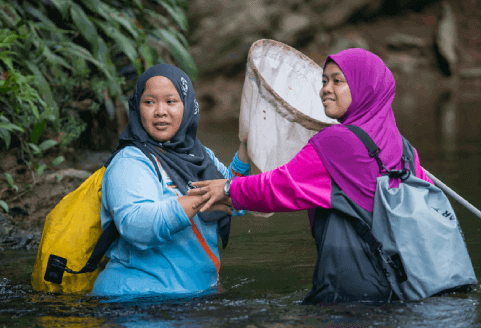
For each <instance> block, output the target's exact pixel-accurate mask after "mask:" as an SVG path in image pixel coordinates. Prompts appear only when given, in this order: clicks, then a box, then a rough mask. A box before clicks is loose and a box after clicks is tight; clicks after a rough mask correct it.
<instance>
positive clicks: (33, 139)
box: [30, 120, 47, 144]
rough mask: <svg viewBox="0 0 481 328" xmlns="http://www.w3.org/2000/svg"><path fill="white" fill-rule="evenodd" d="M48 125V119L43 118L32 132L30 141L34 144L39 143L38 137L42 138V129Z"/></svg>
mask: <svg viewBox="0 0 481 328" xmlns="http://www.w3.org/2000/svg"><path fill="white" fill-rule="evenodd" d="M46 126H47V121H45V120H41V121H40V122H38V123H37V124H36V125H35V127H34V128H33V130H32V133H31V134H30V141H31V142H32V143H34V144H37V142H38V138H40V135H41V134H42V131H43V130H44V129H45V127H46Z"/></svg>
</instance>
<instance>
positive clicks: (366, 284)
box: [303, 181, 391, 304]
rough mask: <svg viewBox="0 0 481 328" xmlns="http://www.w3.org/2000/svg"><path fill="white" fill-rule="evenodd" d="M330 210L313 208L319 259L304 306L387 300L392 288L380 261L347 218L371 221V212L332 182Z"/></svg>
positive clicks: (369, 222)
mask: <svg viewBox="0 0 481 328" xmlns="http://www.w3.org/2000/svg"><path fill="white" fill-rule="evenodd" d="M331 203H332V204H333V208H332V209H322V208H317V209H316V219H315V221H314V231H313V232H314V236H315V239H316V246H317V251H318V257H317V262H316V267H315V270H314V276H313V289H312V290H311V292H310V293H309V295H308V296H307V297H306V298H305V299H304V302H303V303H304V304H315V303H320V302H326V303H333V302H355V301H387V300H388V299H389V297H390V295H391V287H390V284H389V282H388V281H387V279H386V277H385V275H384V273H383V270H382V267H381V263H380V262H379V261H380V258H379V257H378V256H376V255H375V254H372V253H371V251H370V250H369V247H368V245H367V244H366V243H365V242H364V241H363V240H362V239H361V237H359V235H358V234H357V232H356V231H355V230H354V228H353V227H352V224H351V223H350V222H349V220H348V218H347V217H348V216H352V217H357V218H360V219H361V220H363V221H364V222H366V223H368V224H369V225H370V224H371V222H372V213H370V212H368V211H366V210H364V209H362V208H361V207H359V206H358V205H357V204H356V203H354V202H353V201H352V200H351V199H350V198H349V197H348V196H347V195H346V194H345V193H344V192H343V191H342V190H341V189H340V188H339V186H338V185H337V184H336V183H335V182H334V181H332V198H331Z"/></svg>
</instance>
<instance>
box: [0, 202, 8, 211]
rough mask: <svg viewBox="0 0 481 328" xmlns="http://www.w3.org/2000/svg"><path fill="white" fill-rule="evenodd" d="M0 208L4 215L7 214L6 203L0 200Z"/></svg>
mask: <svg viewBox="0 0 481 328" xmlns="http://www.w3.org/2000/svg"><path fill="white" fill-rule="evenodd" d="M0 207H1V208H3V210H4V211H5V213H8V211H9V209H8V205H7V203H6V202H5V201H3V200H1V199H0Z"/></svg>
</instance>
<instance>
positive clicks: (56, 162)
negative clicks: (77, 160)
mask: <svg viewBox="0 0 481 328" xmlns="http://www.w3.org/2000/svg"><path fill="white" fill-rule="evenodd" d="M63 161H65V158H64V157H63V156H59V157H57V158H56V159H54V160H53V161H52V166H57V165H59V164H60V163H62V162H63Z"/></svg>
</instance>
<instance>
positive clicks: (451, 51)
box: [435, 1, 458, 75]
mask: <svg viewBox="0 0 481 328" xmlns="http://www.w3.org/2000/svg"><path fill="white" fill-rule="evenodd" d="M442 5H443V17H442V18H441V20H440V21H439V23H438V27H437V31H436V38H435V42H436V46H437V49H438V52H439V54H440V55H441V56H442V57H443V59H444V60H445V61H446V62H447V64H448V67H449V72H448V75H452V74H453V72H454V71H455V69H456V63H457V56H456V39H457V37H458V36H457V29H456V18H455V16H454V12H453V9H452V8H451V5H450V4H449V3H448V2H447V1H443V4H442Z"/></svg>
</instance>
